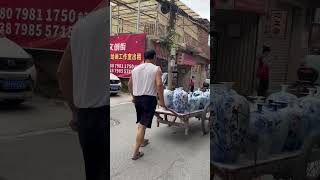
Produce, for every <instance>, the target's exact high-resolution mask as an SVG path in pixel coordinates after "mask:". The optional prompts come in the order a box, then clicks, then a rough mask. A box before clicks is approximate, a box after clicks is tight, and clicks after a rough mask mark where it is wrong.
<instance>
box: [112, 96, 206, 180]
mask: <svg viewBox="0 0 320 180" xmlns="http://www.w3.org/2000/svg"><path fill="white" fill-rule="evenodd" d="M130 101H131V97H130V96H128V95H126V94H121V95H120V96H115V97H111V130H110V131H111V132H110V138H111V141H110V142H111V144H110V146H111V150H110V152H111V154H110V158H111V159H110V160H111V162H110V164H111V168H110V170H111V179H112V180H140V179H145V180H194V179H198V180H209V172H210V164H209V163H210V161H209V157H210V148H209V141H210V137H209V136H208V135H206V136H203V135H202V131H201V124H200V121H198V120H197V119H193V121H191V129H190V132H189V135H188V136H185V135H184V129H182V128H174V127H168V126H167V125H163V124H162V125H161V124H160V127H156V121H155V120H154V121H153V125H152V129H151V130H149V129H148V130H147V133H146V138H148V139H150V144H149V145H148V146H147V147H145V148H143V149H142V151H143V152H144V153H145V155H144V157H142V158H141V159H139V160H137V161H132V160H131V155H132V148H133V144H134V142H135V133H136V124H135V121H136V115H135V109H134V106H133V104H132V103H130Z"/></svg>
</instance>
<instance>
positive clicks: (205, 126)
mask: <svg viewBox="0 0 320 180" xmlns="http://www.w3.org/2000/svg"><path fill="white" fill-rule="evenodd" d="M212 109H213V105H212V104H209V105H207V106H206V107H205V109H204V111H203V114H202V118H201V128H202V132H203V135H206V134H208V132H209V130H210V112H211V111H212Z"/></svg>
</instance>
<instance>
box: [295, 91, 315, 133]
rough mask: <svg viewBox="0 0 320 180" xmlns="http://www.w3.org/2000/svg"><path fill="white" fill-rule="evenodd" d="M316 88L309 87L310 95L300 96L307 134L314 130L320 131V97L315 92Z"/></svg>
mask: <svg viewBox="0 0 320 180" xmlns="http://www.w3.org/2000/svg"><path fill="white" fill-rule="evenodd" d="M315 92H316V89H312V88H311V89H309V95H308V96H305V97H302V98H300V104H299V105H300V107H301V109H302V121H303V123H304V127H305V136H308V135H309V134H310V133H311V132H313V131H317V130H318V131H320V98H319V97H317V96H316V94H315Z"/></svg>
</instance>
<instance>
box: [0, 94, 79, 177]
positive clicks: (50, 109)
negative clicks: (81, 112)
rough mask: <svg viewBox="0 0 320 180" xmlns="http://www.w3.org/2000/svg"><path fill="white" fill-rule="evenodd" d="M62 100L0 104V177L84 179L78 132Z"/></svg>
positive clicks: (36, 100)
mask: <svg viewBox="0 0 320 180" xmlns="http://www.w3.org/2000/svg"><path fill="white" fill-rule="evenodd" d="M69 118H70V113H69V111H68V109H67V108H66V107H65V106H64V104H63V102H61V101H56V100H48V99H43V98H35V99H33V100H31V101H28V102H26V103H24V104H23V105H22V106H20V107H7V106H4V105H0V180H84V178H83V177H84V166H83V160H82V156H81V151H80V146H79V142H78V138H77V135H76V134H75V133H73V132H72V131H71V130H70V129H69V128H68V127H67V123H68V120H69Z"/></svg>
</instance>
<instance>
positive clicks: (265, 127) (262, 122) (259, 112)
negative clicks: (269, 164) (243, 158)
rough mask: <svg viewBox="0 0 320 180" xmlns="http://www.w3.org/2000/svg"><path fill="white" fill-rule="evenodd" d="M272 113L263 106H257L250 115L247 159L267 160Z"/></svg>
mask: <svg viewBox="0 0 320 180" xmlns="http://www.w3.org/2000/svg"><path fill="white" fill-rule="evenodd" d="M272 113H273V112H272V111H271V110H270V108H268V107H267V106H264V105H263V104H257V107H256V110H255V111H253V112H251V113H250V125H249V139H250V141H249V145H248V148H247V156H248V159H251V160H255V159H256V160H264V159H267V158H268V157H269V155H270V152H271V147H272Z"/></svg>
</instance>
